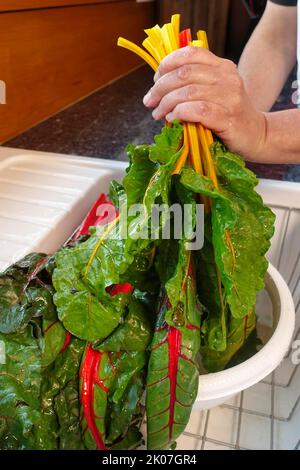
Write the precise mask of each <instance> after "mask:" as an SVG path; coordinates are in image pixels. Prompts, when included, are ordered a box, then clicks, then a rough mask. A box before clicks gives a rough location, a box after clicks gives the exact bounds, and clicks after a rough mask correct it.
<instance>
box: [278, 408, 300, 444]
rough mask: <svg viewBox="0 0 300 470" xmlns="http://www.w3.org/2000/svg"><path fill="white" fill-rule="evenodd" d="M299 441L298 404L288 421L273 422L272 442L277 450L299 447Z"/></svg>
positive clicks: (299, 414) (299, 419)
mask: <svg viewBox="0 0 300 470" xmlns="http://www.w3.org/2000/svg"><path fill="white" fill-rule="evenodd" d="M299 443H300V404H298V407H297V408H296V409H295V411H294V413H293V415H292V418H291V419H290V421H275V422H274V444H275V449H277V450H293V449H296V448H298V449H299Z"/></svg>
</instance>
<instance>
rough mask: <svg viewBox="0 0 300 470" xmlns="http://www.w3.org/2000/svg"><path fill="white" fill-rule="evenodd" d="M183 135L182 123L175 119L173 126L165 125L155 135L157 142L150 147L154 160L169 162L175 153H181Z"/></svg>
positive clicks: (151, 158)
mask: <svg viewBox="0 0 300 470" xmlns="http://www.w3.org/2000/svg"><path fill="white" fill-rule="evenodd" d="M182 137H183V129H182V125H181V124H180V123H179V122H178V121H175V122H174V123H173V126H172V127H164V128H163V130H162V132H161V134H159V135H156V136H155V137H154V142H155V144H154V145H152V146H151V147H150V155H149V157H150V160H151V161H152V162H160V163H169V162H170V161H171V160H172V159H173V157H174V155H177V157H178V156H179V155H180V154H181V151H182V149H181V143H182Z"/></svg>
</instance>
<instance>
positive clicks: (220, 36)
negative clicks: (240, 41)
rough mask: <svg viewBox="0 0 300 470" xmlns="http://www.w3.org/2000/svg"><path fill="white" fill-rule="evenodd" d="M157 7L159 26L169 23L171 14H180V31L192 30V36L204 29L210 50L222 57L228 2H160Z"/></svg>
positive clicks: (197, 0) (172, 0)
mask: <svg viewBox="0 0 300 470" xmlns="http://www.w3.org/2000/svg"><path fill="white" fill-rule="evenodd" d="M158 5H159V22H160V24H163V23H167V22H169V21H170V17H171V15H172V14H173V13H180V14H181V24H182V29H183V28H192V30H193V34H194V36H195V34H196V32H197V31H198V30H199V29H204V30H205V31H206V32H207V34H208V39H209V44H210V48H211V50H212V51H213V52H215V54H218V55H220V56H222V55H224V51H225V43H226V33H227V22H228V12H229V7H230V0H161V1H159V2H158Z"/></svg>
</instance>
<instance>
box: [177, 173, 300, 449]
mask: <svg viewBox="0 0 300 470" xmlns="http://www.w3.org/2000/svg"><path fill="white" fill-rule="evenodd" d="M260 192H261V194H262V195H263V197H264V199H265V202H266V203H267V204H268V205H269V206H270V207H271V208H272V209H273V210H274V212H275V213H276V216H277V220H276V230H275V236H274V238H273V242H272V247H271V250H270V252H269V259H270V261H271V262H272V264H273V265H274V266H276V267H277V269H278V270H279V271H280V272H281V274H282V275H283V277H284V279H285V280H286V282H287V284H288V285H289V288H290V290H291V293H292V295H293V298H294V302H295V309H296V329H295V335H294V340H293V343H292V345H293V344H295V343H294V341H296V340H300V311H299V310H300V185H297V184H295V183H280V182H266V181H264V182H262V184H261V186H260ZM292 345H291V348H290V350H289V351H288V353H287V355H286V357H285V358H284V360H283V362H282V363H281V365H280V366H279V367H278V368H277V369H276V371H274V372H273V373H272V374H271V375H270V376H268V377H267V378H266V379H265V380H263V381H262V382H260V383H259V384H257V385H255V386H254V387H251V388H250V389H248V390H245V391H243V392H242V393H240V394H239V395H238V396H235V397H234V398H232V399H231V400H230V401H229V402H227V403H225V404H224V405H221V406H219V407H217V408H213V409H211V410H207V411H200V412H199V411H193V413H192V415H191V420H190V422H189V425H188V427H187V429H186V431H185V432H184V434H183V435H182V436H181V438H180V439H179V441H178V448H179V449H182V450H184V449H186V450H187V449H202V450H209V449H255V450H256V449H269V450H273V449H291V450H292V449H295V450H297V449H300V406H299V403H300V393H299V391H300V367H299V363H300V353H299V354H298V359H299V360H298V364H297V363H296V361H295V360H294V361H292V357H293V355H294V354H295V351H294V350H293V348H292Z"/></svg>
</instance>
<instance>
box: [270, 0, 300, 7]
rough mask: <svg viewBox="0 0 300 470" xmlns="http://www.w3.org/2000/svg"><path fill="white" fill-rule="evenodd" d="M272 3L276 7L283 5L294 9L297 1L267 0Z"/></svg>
mask: <svg viewBox="0 0 300 470" xmlns="http://www.w3.org/2000/svg"><path fill="white" fill-rule="evenodd" d="M269 1H270V2H272V3H277V5H283V6H286V7H296V6H297V3H298V0H269Z"/></svg>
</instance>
